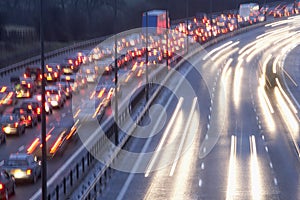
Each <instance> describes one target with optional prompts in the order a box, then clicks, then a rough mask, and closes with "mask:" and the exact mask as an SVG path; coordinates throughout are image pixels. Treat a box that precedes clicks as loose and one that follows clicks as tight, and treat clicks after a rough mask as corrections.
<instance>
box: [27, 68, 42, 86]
mask: <svg viewBox="0 0 300 200" xmlns="http://www.w3.org/2000/svg"><path fill="white" fill-rule="evenodd" d="M23 76H24V78H31V79H32V80H33V81H34V82H35V84H36V86H37V87H41V86H42V78H43V75H42V69H41V66H29V67H26V68H25V73H24V75H23Z"/></svg>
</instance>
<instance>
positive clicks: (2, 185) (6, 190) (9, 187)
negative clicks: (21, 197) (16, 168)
mask: <svg viewBox="0 0 300 200" xmlns="http://www.w3.org/2000/svg"><path fill="white" fill-rule="evenodd" d="M15 191H16V182H15V178H14V177H13V176H12V175H10V174H9V173H8V172H7V171H5V170H4V169H2V170H1V171H0V199H5V200H8V197H9V195H13V194H15Z"/></svg>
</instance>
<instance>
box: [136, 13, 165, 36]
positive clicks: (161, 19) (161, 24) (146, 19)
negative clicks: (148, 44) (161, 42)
mask: <svg viewBox="0 0 300 200" xmlns="http://www.w3.org/2000/svg"><path fill="white" fill-rule="evenodd" d="M167 15H168V12H167V10H150V11H146V12H143V19H142V27H143V28H145V27H154V28H156V29H155V32H156V33H157V34H162V33H164V30H163V29H165V28H169V27H170V20H169V16H167ZM150 30H153V29H150ZM143 31H145V30H144V29H143Z"/></svg>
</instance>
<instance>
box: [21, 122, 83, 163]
mask: <svg viewBox="0 0 300 200" xmlns="http://www.w3.org/2000/svg"><path fill="white" fill-rule="evenodd" d="M78 125H79V120H77V121H76V122H74V120H73V119H72V118H64V119H63V120H61V121H60V122H57V123H56V124H55V126H54V128H52V129H50V130H49V131H48V133H47V135H46V142H47V158H48V159H52V158H53V157H54V156H55V155H57V154H58V153H60V154H62V153H63V151H64V148H65V146H66V145H67V144H68V143H69V142H71V141H74V140H75V141H77V139H78V135H77V128H78ZM40 144H41V138H40V137H36V138H35V139H34V140H33V142H32V143H31V144H30V145H29V146H28V148H27V153H28V154H31V155H33V156H36V157H37V158H38V159H40V158H41V157H42V148H41V145H40Z"/></svg>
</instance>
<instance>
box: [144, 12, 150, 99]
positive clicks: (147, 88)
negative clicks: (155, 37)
mask: <svg viewBox="0 0 300 200" xmlns="http://www.w3.org/2000/svg"><path fill="white" fill-rule="evenodd" d="M148 53H149V52H148V11H147V12H146V88H145V90H146V91H145V93H146V102H148V99H149V85H148V84H149V77H148V76H149V74H148V60H149V58H148Z"/></svg>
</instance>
